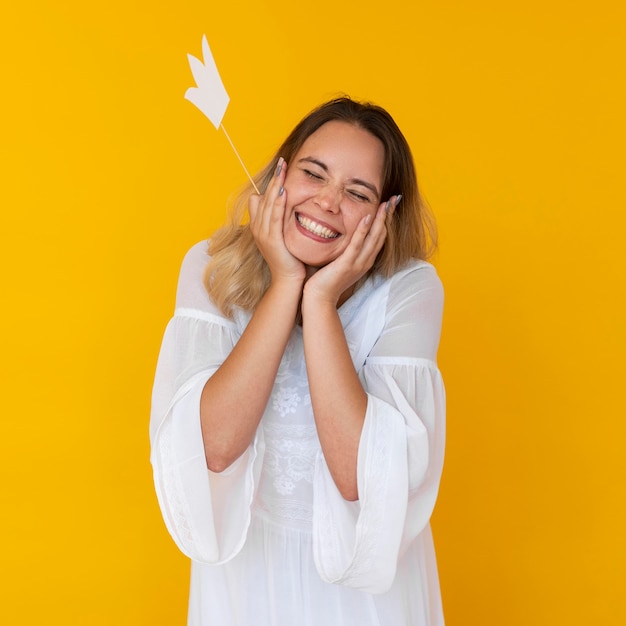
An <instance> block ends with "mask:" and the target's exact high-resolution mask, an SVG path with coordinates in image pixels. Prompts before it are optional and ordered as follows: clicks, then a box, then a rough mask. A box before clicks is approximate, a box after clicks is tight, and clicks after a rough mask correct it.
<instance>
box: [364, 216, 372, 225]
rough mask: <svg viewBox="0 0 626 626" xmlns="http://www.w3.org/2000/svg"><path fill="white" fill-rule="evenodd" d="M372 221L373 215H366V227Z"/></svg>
mask: <svg viewBox="0 0 626 626" xmlns="http://www.w3.org/2000/svg"><path fill="white" fill-rule="evenodd" d="M371 221H372V216H371V215H366V216H365V225H366V226H367V225H368V224H369V223H370V222H371Z"/></svg>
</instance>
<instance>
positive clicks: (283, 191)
mask: <svg viewBox="0 0 626 626" xmlns="http://www.w3.org/2000/svg"><path fill="white" fill-rule="evenodd" d="M283 193H285V188H284V187H281V188H280V189H279V190H278V195H279V196H282V195H283Z"/></svg>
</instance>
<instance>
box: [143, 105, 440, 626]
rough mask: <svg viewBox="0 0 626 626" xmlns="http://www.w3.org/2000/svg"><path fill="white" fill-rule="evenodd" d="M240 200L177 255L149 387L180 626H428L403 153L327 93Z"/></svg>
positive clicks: (433, 486) (428, 346) (423, 383)
mask: <svg viewBox="0 0 626 626" xmlns="http://www.w3.org/2000/svg"><path fill="white" fill-rule="evenodd" d="M257 186H258V188H259V189H261V190H262V193H261V194H256V193H253V190H252V188H250V189H249V190H247V191H246V192H245V193H244V194H243V196H242V197H241V198H240V199H239V202H238V204H237V207H238V209H239V210H238V212H235V214H234V216H235V217H234V220H233V222H232V223H231V224H229V225H227V226H226V227H224V228H223V229H221V230H220V231H218V232H217V233H216V234H215V235H214V237H213V238H212V240H211V241H210V242H209V243H208V244H207V243H206V242H202V243H200V244H197V245H196V246H194V248H192V249H191V250H190V252H189V253H188V254H187V256H186V258H185V261H184V262H183V267H182V271H181V276H180V281H179V286H178V292H177V308H176V311H175V315H174V317H173V319H172V320H171V322H170V324H169V325H168V328H167V330H166V334H165V338H164V341H163V347H162V351H161V355H160V357H159V363H158V367H157V374H156V380H155V386H154V394H153V407H152V421H151V439H152V445H153V452H152V462H153V466H154V475H155V483H156V487H157V493H158V497H159V502H160V505H161V508H162V512H163V516H164V518H165V521H166V524H167V526H168V529H169V530H170V532H171V534H172V536H173V537H174V540H175V541H176V542H177V544H178V546H179V547H180V549H181V550H182V551H183V552H184V553H185V554H187V555H188V556H189V557H190V558H191V559H192V581H191V596H190V611H189V624H190V625H194V626H204V625H208V624H216V623H219V624H229V625H234V626H236V625H241V626H248V625H250V626H251V625H253V624H254V625H255V626H270V625H272V626H278V625H283V624H285V625H286V624H296V623H297V624H301V623H302V624H329V625H332V626H335V625H337V626H342V625H346V626H347V625H348V624H359V625H360V626H368V625H372V626H373V625H374V624H381V623H382V624H394V625H399V626H401V625H406V626H408V625H418V626H427V625H428V626H438V625H441V624H443V615H442V609H441V599H440V594H439V583H438V578H437V567H436V562H435V557H434V551H433V545H432V538H431V535H430V528H429V519H430V515H431V513H432V510H433V507H434V505H435V500H436V497H437V491H438V487H439V479H440V475H441V470H442V465H443V451H444V439H445V394H444V388H443V383H442V380H441V375H440V373H439V370H438V368H437V365H436V354H437V348H438V343H439V334H440V329H441V313H442V300H443V297H442V289H441V283H440V281H439V279H438V277H437V274H436V272H435V270H434V268H433V266H432V265H430V264H429V263H428V262H427V261H426V257H427V256H428V253H429V250H430V248H431V247H432V245H433V244H434V230H433V228H432V222H431V221H430V220H429V215H428V213H427V212H426V210H425V207H424V204H423V203H422V202H421V200H420V197H419V193H418V190H417V182H416V177H415V171H414V167H413V161H412V157H411V153H410V150H409V148H408V145H407V144H406V141H405V139H404V137H403V136H402V133H401V132H400V130H399V129H398V127H397V126H396V124H395V122H394V121H393V119H392V118H391V117H390V116H389V114H388V113H387V112H386V111H384V110H383V109H381V108H380V107H377V106H374V105H370V104H361V103H356V102H353V101H352V100H350V99H348V98H341V99H338V100H334V101H331V102H329V103H327V104H325V105H322V106H321V107H319V108H318V109H316V110H315V111H313V112H312V113H311V114H309V115H308V116H307V117H305V118H304V119H303V120H302V122H300V124H298V126H296V128H295V129H294V130H293V131H292V133H291V134H290V136H289V137H288V138H287V139H286V141H285V142H284V143H283V145H282V146H281V147H280V149H279V151H278V153H277V154H276V156H275V157H274V159H272V162H271V163H270V164H269V165H268V166H267V167H266V168H265V170H264V171H263V172H261V174H260V175H259V176H258V177H257ZM251 187H252V186H251ZM245 210H248V211H249V216H250V219H249V222H247V223H245V220H243V219H242V217H243V212H244V211H245Z"/></svg>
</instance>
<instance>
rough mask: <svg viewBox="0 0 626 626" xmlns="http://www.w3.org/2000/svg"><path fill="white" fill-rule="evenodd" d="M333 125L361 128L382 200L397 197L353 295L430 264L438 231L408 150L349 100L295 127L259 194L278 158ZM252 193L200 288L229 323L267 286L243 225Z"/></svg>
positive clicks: (266, 173)
mask: <svg viewBox="0 0 626 626" xmlns="http://www.w3.org/2000/svg"><path fill="white" fill-rule="evenodd" d="M333 120H336V121H342V122H346V123H348V124H354V125H356V126H358V127H360V128H363V129H364V130H366V131H368V132H370V133H371V134H372V135H374V136H375V137H377V138H378V139H379V140H380V141H381V142H382V144H383V146H384V148H385V165H384V170H383V184H382V193H381V198H382V199H388V198H390V197H391V196H393V195H397V194H402V201H401V202H400V204H399V205H398V207H397V208H396V210H395V213H394V215H393V219H392V220H391V223H390V224H389V225H388V228H387V238H386V240H385V244H384V246H383V248H382V249H381V251H380V252H379V253H378V256H377V257H376V260H375V261H374V265H373V266H372V268H371V269H370V271H369V272H368V273H367V274H366V275H365V276H364V277H363V278H361V279H360V280H359V281H358V282H357V284H356V285H355V290H356V289H358V288H359V287H361V285H362V284H363V283H364V282H365V280H367V278H368V277H369V276H370V275H372V274H379V275H381V276H384V277H386V278H388V277H390V276H392V275H393V274H394V273H395V272H397V271H398V270H399V269H400V268H401V267H402V266H404V265H406V263H408V262H409V261H410V260H411V259H428V258H430V257H431V256H432V254H433V253H434V251H435V249H436V247H437V229H436V225H435V221H434V218H433V216H432V213H431V212H430V209H429V208H428V206H427V205H426V203H425V202H424V200H423V199H422V197H421V196H420V193H419V190H418V187H417V176H416V173H415V166H414V164H413V157H412V155H411V149H410V148H409V145H408V143H407V141H406V139H405V138H404V135H403V134H402V132H401V131H400V129H399V128H398V126H397V124H396V123H395V122H394V120H393V118H392V117H391V115H389V113H387V111H385V109H383V108H381V107H379V106H377V105H374V104H370V103H367V102H356V101H354V100H351V99H350V98H348V97H341V98H337V99H334V100H331V101H330V102H327V103H325V104H323V105H321V106H320V107H318V108H317V109H315V110H313V111H312V112H311V113H309V115H307V116H306V117H304V118H303V119H302V121H300V122H299V123H298V125H297V126H296V127H295V128H294V129H293V130H292V131H291V134H290V135H289V136H288V137H287V139H286V140H285V141H284V143H283V144H282V145H281V146H280V148H279V149H278V150H277V152H276V154H275V156H274V158H273V159H272V160H271V161H270V163H268V165H266V167H265V168H264V169H263V170H262V171H261V172H259V173H258V174H257V175H256V176H255V183H256V185H257V187H258V188H259V190H260V192H261V193H264V192H265V189H266V187H267V185H268V184H269V181H270V180H271V178H272V175H273V172H274V169H275V168H276V166H277V163H278V158H279V157H280V156H282V157H283V158H284V159H285V161H286V162H287V163H289V162H290V161H291V160H292V158H293V157H294V156H295V155H296V154H297V152H298V151H299V150H300V148H301V147H302V145H303V144H304V142H305V141H306V140H307V138H308V137H309V136H310V135H312V134H313V133H314V132H315V131H316V130H317V129H318V128H320V127H321V126H322V125H324V124H326V122H330V121H333ZM253 193H254V189H253V187H252V185H251V184H249V185H247V186H246V187H245V188H244V189H243V191H242V192H241V193H239V195H238V196H237V197H236V198H235V201H234V203H233V207H232V210H231V212H230V216H229V220H228V222H227V224H226V225H225V226H223V227H222V228H220V229H219V230H218V231H217V232H216V233H215V234H214V235H213V237H212V238H211V240H210V242H209V254H210V256H211V259H210V261H209V263H208V265H207V268H206V271H205V275H204V284H205V287H206V289H207V291H208V293H209V295H210V297H211V299H212V300H213V302H214V303H215V304H216V306H217V307H218V308H219V309H220V310H221V311H222V312H223V313H224V314H225V315H227V316H229V317H232V314H233V309H234V308H235V307H239V308H241V309H244V310H247V311H253V310H254V309H255V308H256V306H257V304H258V303H259V301H260V300H261V298H262V297H263V294H264V293H265V292H266V290H267V288H268V287H269V284H270V278H271V277H270V272H269V268H268V267H267V264H266V263H265V260H264V259H263V256H262V255H261V253H260V252H259V249H258V248H257V246H256V243H255V241H254V238H253V236H252V233H251V231H250V229H249V228H248V225H247V224H246V223H245V218H246V213H247V209H248V199H249V198H250V196H251V195H252V194H253Z"/></svg>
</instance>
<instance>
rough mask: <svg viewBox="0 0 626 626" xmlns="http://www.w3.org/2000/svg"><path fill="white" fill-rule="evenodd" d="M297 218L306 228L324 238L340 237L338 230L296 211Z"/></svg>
mask: <svg viewBox="0 0 626 626" xmlns="http://www.w3.org/2000/svg"><path fill="white" fill-rule="evenodd" d="M296 219H297V220H298V224H300V226H302V228H304V230H306V231H308V232H310V233H313V234H314V235H317V236H318V237H322V239H336V238H337V237H339V233H338V232H337V231H336V230H332V229H331V228H328V227H327V226H322V225H321V224H318V223H317V222H314V221H313V220H311V219H309V218H308V217H304V216H303V215H300V214H299V213H296Z"/></svg>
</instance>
